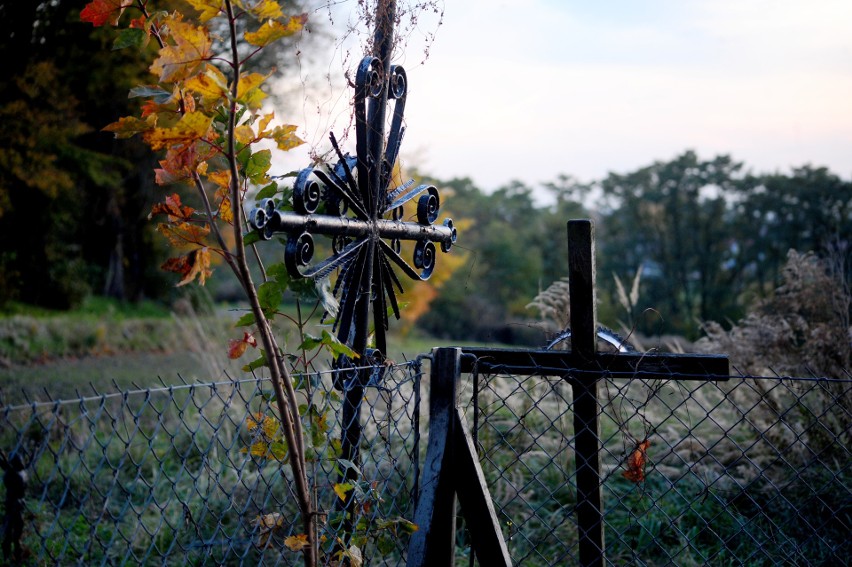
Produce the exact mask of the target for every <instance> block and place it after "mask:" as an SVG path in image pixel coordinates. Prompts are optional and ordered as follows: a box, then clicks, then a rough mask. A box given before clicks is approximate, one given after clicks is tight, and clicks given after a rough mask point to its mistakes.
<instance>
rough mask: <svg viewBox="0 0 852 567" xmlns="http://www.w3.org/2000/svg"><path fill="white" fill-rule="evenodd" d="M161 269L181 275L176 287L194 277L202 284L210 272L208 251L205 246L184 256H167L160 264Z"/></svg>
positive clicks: (190, 280)
mask: <svg viewBox="0 0 852 567" xmlns="http://www.w3.org/2000/svg"><path fill="white" fill-rule="evenodd" d="M161 269H163V270H165V271H167V272H176V273H178V274H180V275H182V276H183V279H182V280H181V281H180V282H179V283H178V284H177V286H178V287H180V286H183V285H186V284H188V283H190V282H192V281H193V280H195V278H196V277H197V278H198V283H200V284H201V285H204V282H205V281H206V280H207V278H208V277H209V276H210V274H211V270H210V251H209V250H208V249H207V248H199V249H198V250H193V251H192V252H190V253H189V254H187V255H185V256H179V257H177V258H169V259H168V260H166V263H165V264H163V265H162V266H161Z"/></svg>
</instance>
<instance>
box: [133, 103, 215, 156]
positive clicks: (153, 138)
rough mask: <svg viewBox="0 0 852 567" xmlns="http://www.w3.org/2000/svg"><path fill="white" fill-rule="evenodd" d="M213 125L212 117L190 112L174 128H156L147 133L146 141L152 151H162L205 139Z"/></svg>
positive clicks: (145, 135)
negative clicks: (176, 145)
mask: <svg viewBox="0 0 852 567" xmlns="http://www.w3.org/2000/svg"><path fill="white" fill-rule="evenodd" d="M212 123H213V118H212V117H210V116H206V115H204V114H203V113H201V112H188V113H186V114H184V115H183V116H182V117H181V119H180V120H179V121H178V123H177V124H175V125H174V127H173V128H154V129H153V130H150V131H148V132H145V134H144V139H145V142H146V143H147V144H148V145H149V146H151V149H152V150H161V149H163V148H167V147H169V146H173V145H175V144H185V143H187V142H192V141H195V140H199V139H201V138H203V137H204V136H205V135H206V134H207V131H208V130H209V129H210V124H212Z"/></svg>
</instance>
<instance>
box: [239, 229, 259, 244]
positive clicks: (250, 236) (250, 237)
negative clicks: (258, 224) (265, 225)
mask: <svg viewBox="0 0 852 567" xmlns="http://www.w3.org/2000/svg"><path fill="white" fill-rule="evenodd" d="M257 242H260V233H259V232H257V231H256V230H252V231H251V232H247V233H245V234H244V235H243V244H244V245H245V246H251V245H252V244H255V243H257Z"/></svg>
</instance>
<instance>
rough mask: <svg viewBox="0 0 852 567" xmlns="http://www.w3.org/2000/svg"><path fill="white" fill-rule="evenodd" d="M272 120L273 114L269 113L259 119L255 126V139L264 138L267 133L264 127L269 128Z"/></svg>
mask: <svg viewBox="0 0 852 567" xmlns="http://www.w3.org/2000/svg"><path fill="white" fill-rule="evenodd" d="M273 118H275V113H274V112H270V113H269V114H264V115H263V116H261V117H260V122H258V124H257V137H258V138H263V137H264V136H266V135H267V134H268V132H267V131H266V127H267V126H269V123H270V122H271V121H272V119H273Z"/></svg>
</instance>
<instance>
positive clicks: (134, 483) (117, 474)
mask: <svg viewBox="0 0 852 567" xmlns="http://www.w3.org/2000/svg"><path fill="white" fill-rule="evenodd" d="M350 371H351V369H350ZM375 374H376V376H381V379H380V380H372V381H371V382H370V384H368V385H367V387H366V388H365V397H364V401H363V403H362V410H361V418H362V424H363V428H362V438H361V444H360V448H361V451H360V462H359V463H358V470H357V472H358V474H357V481H356V482H349V483H347V484H346V485H342V483H341V481H340V479H341V475H342V473H343V472H344V471H343V470H341V469H345V468H346V467H349V466H352V465H353V463H349V462H344V463H342V462H341V459H339V455H340V453H339V451H340V436H341V428H342V424H341V423H340V415H341V412H340V411H339V409H340V406H341V403H342V402H341V400H342V394H340V393H339V392H338V391H336V390H335V389H334V388H333V384H334V376H332V373H331V372H328V373H314V374H310V375H302V376H297V377H296V379H297V381H298V383H297V390H298V392H299V394H300V395H301V396H302V398H303V404H302V406H301V407H300V412H301V413H302V421H303V425H304V428H305V431H306V453H307V454H308V457H309V461H310V462H309V464H308V471H309V477H310V479H311V483H312V489H313V496H314V498H315V501H316V507H317V510H318V511H319V512H320V514H319V516H318V517H319V535H320V542H321V544H320V545H321V559H322V562H323V564H334V562H335V561H338V560H339V559H340V555H339V554H338V553H337V552H336V550H338V551H339V550H340V549H351V547H346V546H352V545H355V546H356V547H357V548H358V550H357V552H358V553H359V554H360V555H361V557H362V559H363V560H364V561H365V563H367V564H370V565H400V564H403V563H404V558H405V550H406V546H407V537H406V529H407V528H410V526H409V525H408V524H407V520H406V519H407V518H411V517H412V516H413V512H414V501H415V495H416V491H417V483H418V479H419V469H418V463H419V445H420V432H419V405H420V377H421V370H420V364H419V363H418V362H416V361H415V362H411V363H407V364H402V365H395V366H389V367H382V368H381V369H380V370H379V369H378V368H377V369H376V371H375ZM275 415H276V411H275V404H274V394H273V391H272V385H271V383H270V382H269V381H268V380H266V379H260V378H252V379H247V380H234V381H227V382H215V383H205V384H197V383H196V384H180V385H176V386H172V387H160V388H152V389H140V390H135V391H126V392H121V393H114V394H104V395H93V396H90V397H85V398H80V399H75V400H60V401H51V402H35V403H29V404H24V405H16V406H5V407H0V451H2V452H0V457H2V459H0V462H2V464H3V469H4V482H3V488H2V489H0V491H2V492H3V493H4V494H3V498H4V502H5V506H4V522H3V531H2V534H3V539H4V541H3V552H4V557H5V558H6V560H7V561H9V562H10V563H14V564H25V565H28V564H33V565H42V564H57V565H70V564H81V565H113V564H129V565H137V564H140V565H143V564H169V565H171V564H174V565H177V564H179V565H186V564H193V565H203V564H211V565H223V564H243V563H245V564H250V565H258V564H264V565H291V564H301V563H302V556H301V554H300V553H297V552H295V551H291V550H290V548H289V547H288V545H287V543H288V541H292V540H288V539H287V538H290V537H293V536H298V535H299V534H300V533H302V532H303V530H302V519H301V518H300V516H299V512H298V506H297V500H296V497H295V494H294V492H293V487H292V477H291V472H290V468H289V467H288V466H287V465H286V463H287V454H286V445H285V444H284V443H283V437H282V434H281V432H280V431H279V428H280V424H279V423H278V421H277V419H276V418H275ZM350 491H353V493H354V494H356V496H357V497H356V498H355V502H356V505H355V506H354V507H353V508H352V509H351V510H350V511H349V512H347V511H345V510H343V509H342V506H341V501H342V496H343V495H345V494H346V493H349V492H350ZM346 514H352V515H350V516H349V517H348V521H349V522H350V523H349V524H346V525H348V526H350V529H351V532H350V533H344V527H343V526H344V524H345V523H346V522H344V516H346ZM342 543H343V544H345V546H342V545H341V544H342ZM294 547H298V545H296V546H294Z"/></svg>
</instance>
